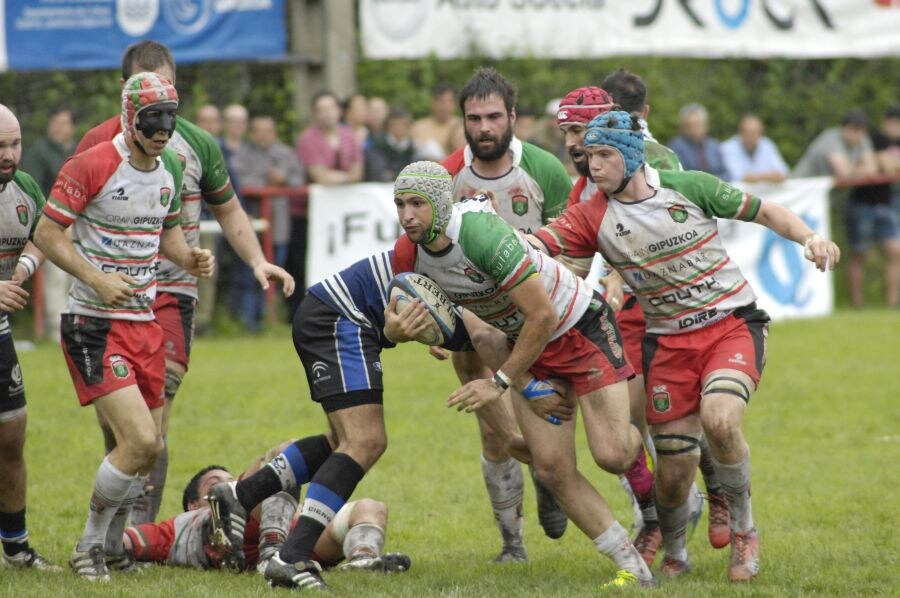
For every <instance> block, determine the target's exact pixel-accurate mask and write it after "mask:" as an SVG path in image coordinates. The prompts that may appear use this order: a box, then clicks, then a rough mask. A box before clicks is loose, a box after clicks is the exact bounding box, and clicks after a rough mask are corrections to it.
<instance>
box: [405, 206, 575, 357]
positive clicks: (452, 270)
mask: <svg viewBox="0 0 900 598" xmlns="http://www.w3.org/2000/svg"><path fill="white" fill-rule="evenodd" d="M445 234H446V235H447V236H448V237H450V240H451V244H450V245H449V246H448V247H447V248H446V249H445V250H443V251H441V252H439V253H432V252H430V251H428V250H427V249H426V248H424V247H422V246H418V245H414V244H413V243H412V242H411V241H410V240H409V237H407V236H406V235H403V236H401V237H400V239H399V240H398V241H397V244H396V245H395V246H394V260H395V261H396V262H397V264H396V271H397V272H410V271H411V272H417V273H419V274H424V275H425V276H428V277H429V278H431V279H432V280H434V281H435V282H436V283H437V284H438V286H439V287H441V289H443V290H444V292H445V293H447V296H448V297H449V298H450V300H451V301H453V302H454V303H456V304H457V305H460V306H462V307H465V308H466V309H468V310H470V311H472V313H474V314H475V315H477V316H478V317H479V318H481V319H482V320H484V321H485V322H487V323H488V324H490V325H492V326H493V327H494V328H497V329H499V330H502V331H503V332H505V333H506V335H507V336H508V337H509V338H510V339H512V340H515V339H516V338H517V337H518V335H519V333H520V332H521V329H522V325H523V324H524V323H525V316H524V314H522V312H520V311H519V309H518V308H517V307H516V305H515V304H514V303H513V302H512V300H511V299H510V297H509V291H510V289H512V288H514V287H516V286H517V285H519V284H521V283H522V282H524V281H525V280H527V279H529V278H532V277H534V276H539V277H540V280H541V282H542V283H543V285H544V288H545V289H546V290H547V295H548V296H549V297H550V302H551V303H552V304H553V306H554V308H555V309H556V313H557V316H558V317H559V322H558V324H557V328H556V330H555V331H554V333H553V336H552V337H551V339H555V338H557V337H559V336H561V335H562V334H563V333H565V332H566V331H567V330H568V329H569V328H571V327H572V326H574V325H575V323H576V322H578V319H579V318H580V317H581V316H582V315H583V314H584V312H585V311H586V310H587V308H588V306H589V304H590V301H591V296H592V291H591V289H590V288H588V286H587V284H585V282H584V281H583V280H582V279H580V278H578V277H576V276H575V275H574V274H572V273H571V272H570V271H569V270H568V269H566V268H565V267H564V266H562V265H561V264H560V263H559V262H557V261H556V260H554V259H552V258H550V257H548V256H546V255H544V254H543V253H541V252H539V251H537V250H535V249H534V248H533V247H531V245H529V244H528V243H527V242H526V241H525V239H524V237H523V236H522V234H521V233H520V232H519V231H516V230H515V229H514V228H513V227H512V226H510V225H509V224H508V223H506V222H505V221H504V220H503V219H502V218H500V217H499V216H498V215H497V214H495V213H493V212H490V211H482V208H481V206H477V205H473V204H470V203H469V202H464V203H461V204H456V205H454V206H453V213H452V215H451V217H450V223H449V224H448V226H447V230H446V232H445Z"/></svg>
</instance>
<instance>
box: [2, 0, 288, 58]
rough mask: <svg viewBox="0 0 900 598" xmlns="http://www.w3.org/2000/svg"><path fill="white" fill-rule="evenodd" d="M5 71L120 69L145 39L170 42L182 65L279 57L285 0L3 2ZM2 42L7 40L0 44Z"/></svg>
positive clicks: (284, 38) (283, 39) (284, 37)
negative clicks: (126, 52)
mask: <svg viewBox="0 0 900 598" xmlns="http://www.w3.org/2000/svg"><path fill="white" fill-rule="evenodd" d="M4 4H5V15H4V33H5V35H6V48H5V50H6V61H5V64H4V61H3V60H2V54H3V51H2V50H3V49H2V48H0V69H2V68H3V67H5V68H6V69H9V70H16V71H21V70H40V69H93V68H118V67H120V66H121V64H122V62H121V61H122V52H123V51H124V50H125V48H126V47H127V46H128V45H129V44H132V43H134V42H136V41H140V40H142V39H152V40H155V41H158V42H161V43H164V44H166V45H167V46H169V48H170V49H171V50H172V54H173V55H174V56H175V61H176V62H177V63H178V64H187V63H192V62H203V61H209V60H243V59H248V58H264V59H278V58H282V57H284V55H285V52H286V48H287V34H286V31H285V10H284V2H283V0H66V1H61V0H6V2H5V3H4ZM0 41H2V40H0Z"/></svg>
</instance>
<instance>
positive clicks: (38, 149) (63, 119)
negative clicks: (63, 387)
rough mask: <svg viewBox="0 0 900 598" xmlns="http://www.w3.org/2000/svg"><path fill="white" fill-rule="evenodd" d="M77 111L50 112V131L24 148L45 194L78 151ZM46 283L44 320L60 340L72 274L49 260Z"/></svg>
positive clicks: (28, 164)
mask: <svg viewBox="0 0 900 598" xmlns="http://www.w3.org/2000/svg"><path fill="white" fill-rule="evenodd" d="M76 145H77V144H76V139H75V114H74V113H73V112H72V111H71V110H70V109H68V108H59V109H57V110H55V111H54V112H53V113H51V114H50V119H49V120H48V121H47V135H46V136H44V137H42V138H40V139H38V140H37V141H36V142H35V143H34V145H33V146H32V147H30V148H28V151H26V152H23V156H22V170H24V171H25V172H27V173H28V174H30V175H31V176H33V177H34V180H35V181H37V184H38V186H39V187H40V188H41V193H43V194H44V197H49V196H50V188H51V187H52V186H53V183H54V182H55V181H56V176H57V175H58V174H59V169H60V168H61V167H62V165H63V162H65V161H66V158H68V157H69V156H71V155H72V154H73V153H74V152H75V146H76ZM41 273H42V274H41V276H42V280H43V283H44V321H45V322H47V323H48V324H49V325H48V326H45V330H46V334H47V336H48V337H50V338H52V339H54V340H59V318H60V315H61V314H62V313H63V312H66V311H68V303H69V299H68V296H69V286H71V284H72V277H71V276H69V275H68V274H66V273H65V272H64V271H63V270H61V269H60V268H59V267H58V266H57V265H56V264H54V263H53V262H51V261H50V260H47V261H46V262H44V267H43V268H41Z"/></svg>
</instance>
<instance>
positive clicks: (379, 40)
mask: <svg viewBox="0 0 900 598" xmlns="http://www.w3.org/2000/svg"><path fill="white" fill-rule="evenodd" d="M360 24H361V29H362V42H363V52H364V53H365V55H366V56H367V57H369V58H381V59H386V58H421V57H424V56H428V55H431V54H434V55H436V56H438V57H439V58H456V57H460V56H468V55H471V54H472V52H473V50H476V51H477V52H478V53H480V54H485V55H488V56H493V57H504V56H538V57H541V58H603V57H608V56H636V55H654V56H698V57H749V58H767V57H777V56H783V57H791V58H827V57H841V56H853V57H874V56H896V55H898V54H900V33H898V32H900V0H703V1H700V0H693V1H691V0H631V1H628V2H625V1H624V0H620V1H618V2H615V1H612V0H362V2H361V3H360Z"/></svg>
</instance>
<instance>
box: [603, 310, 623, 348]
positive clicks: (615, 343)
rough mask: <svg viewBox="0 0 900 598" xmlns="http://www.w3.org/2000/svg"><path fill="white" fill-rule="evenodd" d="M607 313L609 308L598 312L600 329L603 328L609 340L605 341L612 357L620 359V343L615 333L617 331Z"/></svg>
mask: <svg viewBox="0 0 900 598" xmlns="http://www.w3.org/2000/svg"><path fill="white" fill-rule="evenodd" d="M608 315H609V310H604V311H602V312H600V329H601V330H603V333H604V334H605V335H606V338H607V339H608V340H609V342H608V343H606V346H607V347H609V351H610V353H612V354H613V357H615V358H616V359H622V343H621V342H620V339H619V335H618V334H617V332H618V331H617V330H616V327H615V326H614V325H613V323H612V321H610V319H609V317H608Z"/></svg>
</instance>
